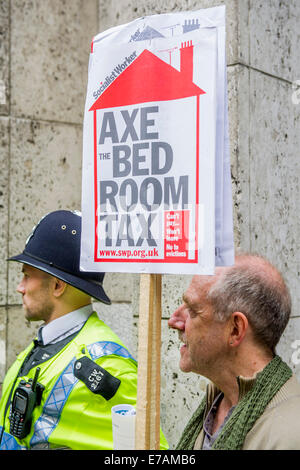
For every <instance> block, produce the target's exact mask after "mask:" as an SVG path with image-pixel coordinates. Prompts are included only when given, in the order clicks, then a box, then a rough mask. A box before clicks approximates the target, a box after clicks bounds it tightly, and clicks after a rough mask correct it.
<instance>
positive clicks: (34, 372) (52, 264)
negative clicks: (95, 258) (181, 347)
mask: <svg viewBox="0 0 300 470" xmlns="http://www.w3.org/2000/svg"><path fill="white" fill-rule="evenodd" d="M80 243H81V216H80V215H79V214H78V213H75V212H71V211H55V212H52V213H51V214H48V215H47V216H45V217H44V218H43V219H42V220H41V221H40V222H39V224H38V225H37V226H36V227H35V228H34V230H33V232H32V234H31V235H30V236H29V238H28V240H27V242H26V246H25V249H24V251H23V253H21V254H20V255H17V256H14V257H12V258H11V261H17V262H20V263H22V264H23V268H22V271H23V279H22V280H21V282H20V284H19V285H18V288H17V290H18V292H19V293H20V294H21V295H22V300H23V307H24V312H25V317H26V319H27V320H29V321H43V324H42V326H41V327H40V329H39V330H38V337H37V338H36V339H34V341H33V342H32V343H31V344H30V345H29V346H28V347H27V348H26V349H25V350H24V351H23V352H22V353H21V354H20V355H19V356H18V358H17V360H16V362H15V363H14V364H13V365H12V366H11V368H10V369H9V371H8V373H7V375H6V377H5V380H4V384H3V395H2V400H1V403H0V425H1V427H2V428H1V427H0V442H1V446H0V448H1V449H12V450H19V449H57V448H60V449H61V448H63V449H75V450H80V449H83V450H84V449H97V450H100V449H113V435H112V419H111V408H112V407H113V406H114V405H118V404H132V405H135V403H136V392H137V364H136V361H135V360H134V358H133V357H132V356H131V354H130V353H129V351H128V350H127V349H126V347H125V345H124V344H123V343H122V342H121V340H120V339H119V338H118V337H117V335H116V334H115V333H114V332H113V331H112V330H111V329H110V328H109V327H108V326H107V325H105V324H104V323H103V322H102V321H101V320H100V319H99V318H98V315H97V314H96V312H94V311H93V306H92V298H96V299H98V300H99V301H101V302H104V303H110V300H109V298H108V297H107V295H106V293H105V292H104V289H103V286H102V282H103V278H104V274H103V273H100V274H99V273H86V272H81V271H80V269H79V257H80ZM166 447H167V443H166V441H165V439H164V437H163V436H162V448H166Z"/></svg>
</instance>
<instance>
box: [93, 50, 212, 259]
mask: <svg viewBox="0 0 300 470" xmlns="http://www.w3.org/2000/svg"><path fill="white" fill-rule="evenodd" d="M193 49H194V46H193V45H192V41H187V42H183V43H181V48H180V70H179V71H178V70H177V69H176V68H174V67H172V66H171V65H169V64H167V63H166V62H164V61H163V60H161V59H160V58H159V57H157V56H156V55H155V54H153V53H152V52H150V51H149V50H148V49H145V50H144V51H143V52H142V53H141V54H140V55H139V56H138V57H137V58H136V59H134V61H133V62H132V63H131V64H130V65H128V66H127V68H126V69H125V70H124V71H123V72H122V73H121V74H120V75H119V76H118V77H117V78H116V79H115V80H114V81H113V82H112V83H111V84H110V85H109V86H108V87H107V88H106V89H105V91H104V92H103V93H102V94H101V95H100V96H99V98H98V99H97V100H96V101H95V102H94V104H93V105H92V106H91V108H90V109H89V111H92V112H93V133H94V143H93V147H94V216H95V233H94V236H95V238H94V241H95V245H94V261H95V262H101V261H105V262H122V261H126V262H127V263H128V262H134V263H141V262H142V263H145V262H150V263H166V262H168V263H172V262H182V263H183V262H184V263H198V223H199V150H200V149H199V142H200V140H199V139H200V95H202V94H205V91H203V90H202V89H201V88H199V87H198V86H197V85H195V83H194V82H193ZM92 50H93V49H92ZM149 70H150V71H151V73H149ZM128 84H130V90H131V92H130V93H128V92H127V90H128ZM140 84H142V86H141V85H140ZM189 97H196V188H195V190H196V195H195V201H196V211H195V256H194V258H193V259H184V260H183V259H181V260H179V259H178V258H177V257H173V258H172V257H170V258H166V257H164V258H159V259H154V258H149V259H147V258H143V259H136V258H128V257H125V258H121V257H117V258H112V257H110V258H108V257H105V258H104V257H102V258H101V257H99V255H98V253H99V250H98V248H99V240H98V215H97V209H98V181H97V175H98V166H97V165H98V161H97V160H98V159H97V111H98V110H103V109H110V108H114V107H122V106H130V105H136V104H143V103H153V102H160V101H170V100H179V99H182V98H189Z"/></svg>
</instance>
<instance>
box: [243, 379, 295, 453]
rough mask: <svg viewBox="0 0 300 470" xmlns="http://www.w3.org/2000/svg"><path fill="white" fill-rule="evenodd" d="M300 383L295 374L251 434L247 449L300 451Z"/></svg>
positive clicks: (282, 388) (276, 396)
mask: <svg viewBox="0 0 300 470" xmlns="http://www.w3.org/2000/svg"><path fill="white" fill-rule="evenodd" d="M299 415H300V384H299V382H298V381H297V378H296V377H295V376H294V375H293V376H292V377H291V378H290V379H289V380H287V382H286V383H285V384H284V385H283V386H282V387H281V389H280V390H279V391H278V392H277V393H276V395H275V396H274V397H273V399H272V400H271V401H270V403H269V404H268V405H267V407H266V409H265V411H264V412H263V414H262V415H261V416H260V417H259V418H258V420H257V421H256V422H255V424H254V426H253V427H252V429H251V431H250V432H249V433H248V434H247V437H246V439H245V442H244V449H258V450H260V449H261V450H271V449H273V450H282V449H291V450H292V449H297V450H300V421H299V419H298V418H297V417H298V416H299Z"/></svg>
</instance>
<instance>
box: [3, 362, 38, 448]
mask: <svg viewBox="0 0 300 470" xmlns="http://www.w3.org/2000/svg"><path fill="white" fill-rule="evenodd" d="M39 373H40V368H39V367H38V368H37V369H36V372H35V376H34V379H33V380H32V379H29V381H28V382H26V381H25V380H21V382H20V383H19V385H18V386H17V388H16V390H15V393H14V396H13V399H12V405H11V409H10V414H9V420H10V430H9V431H10V434H12V435H13V436H15V437H17V438H18V439H23V438H24V437H26V436H27V435H28V434H29V432H30V428H31V421H32V413H33V410H34V408H35V406H38V405H40V403H41V398H42V393H43V390H44V388H45V387H44V386H43V385H41V384H39V383H38V381H37V379H38V375H39Z"/></svg>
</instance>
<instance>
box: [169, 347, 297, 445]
mask: <svg viewBox="0 0 300 470" xmlns="http://www.w3.org/2000/svg"><path fill="white" fill-rule="evenodd" d="M291 376H292V371H291V369H290V368H289V366H288V365H287V364H286V363H285V362H283V361H282V360H281V358H280V357H279V356H275V357H274V359H272V361H271V362H269V364H268V365H267V366H266V367H265V368H264V369H263V370H262V371H261V372H259V373H258V374H257V378H256V380H255V383H254V385H253V387H252V388H251V390H249V392H247V393H246V394H245V395H244V397H243V398H242V399H241V401H239V402H238V404H237V405H236V407H235V408H234V410H233V412H232V415H231V416H230V418H229V419H228V421H227V423H226V424H225V426H224V427H223V429H222V431H221V432H220V435H219V436H218V438H217V439H216V440H215V442H214V444H213V446H212V449H218V450H238V449H241V448H242V447H243V443H244V440H245V438H246V435H247V433H248V432H249V431H250V429H252V427H253V425H254V423H255V421H256V420H257V419H258V418H259V417H260V416H261V415H262V414H263V412H264V410H265V408H266V406H267V405H268V403H269V402H270V401H271V400H272V398H273V397H274V396H275V394H276V393H277V392H278V390H279V389H280V388H281V387H282V386H283V385H284V384H285V382H286V381H287V380H288V379H289V378H290V377H291ZM205 406H206V398H205V397H204V399H203V400H202V402H201V404H200V406H199V407H198V409H197V410H196V412H195V413H194V415H193V416H192V418H191V419H190V421H189V422H188V424H187V426H186V428H185V430H184V432H183V434H182V437H181V439H180V441H179V443H178V444H177V447H176V449H177V450H179V449H184V450H192V449H193V448H194V445H195V441H196V439H197V437H198V435H199V433H200V431H201V429H202V425H203V419H204V412H205Z"/></svg>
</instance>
